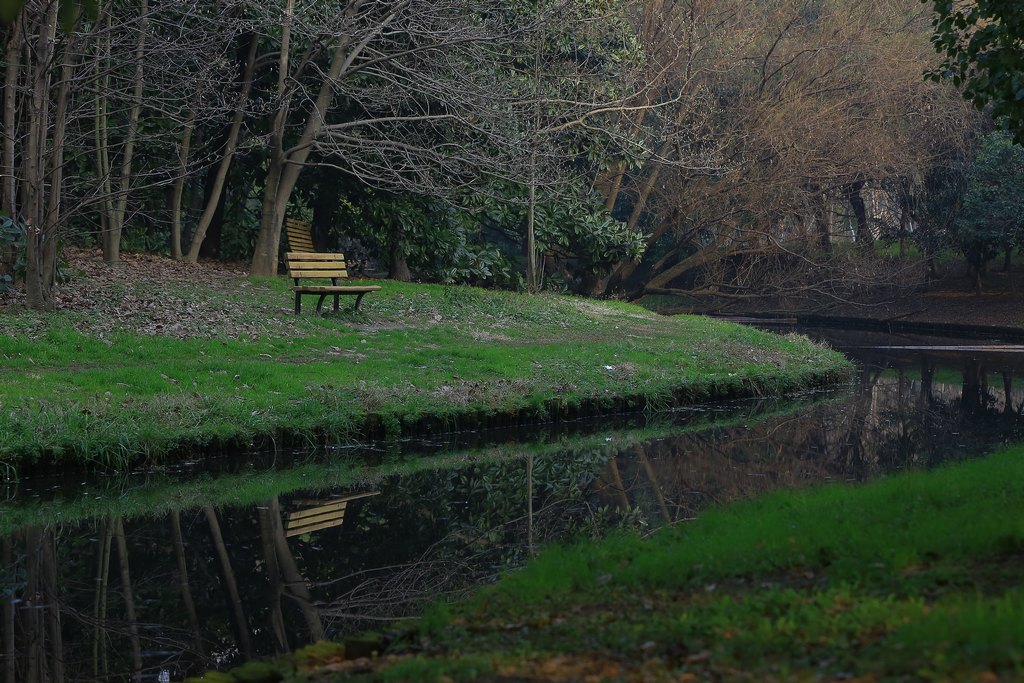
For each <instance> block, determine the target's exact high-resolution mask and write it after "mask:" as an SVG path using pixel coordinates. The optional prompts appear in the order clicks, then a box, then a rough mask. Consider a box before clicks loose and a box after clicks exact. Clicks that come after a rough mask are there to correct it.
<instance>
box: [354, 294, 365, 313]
mask: <svg viewBox="0 0 1024 683" xmlns="http://www.w3.org/2000/svg"><path fill="white" fill-rule="evenodd" d="M364 296H366V292H360V293H359V294H356V305H355V307H354V308H353V309H352V310H353V311H358V310H359V302H360V301H362V300H363V297H364Z"/></svg>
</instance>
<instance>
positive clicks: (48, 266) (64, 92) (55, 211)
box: [39, 17, 78, 286]
mask: <svg viewBox="0 0 1024 683" xmlns="http://www.w3.org/2000/svg"><path fill="white" fill-rule="evenodd" d="M75 23H76V24H77V23H78V19H77V17H76V19H75ZM76 35H77V34H75V33H74V32H72V33H71V34H70V35H69V36H68V38H67V42H66V44H65V46H64V63H63V65H62V67H61V78H60V83H59V84H58V86H57V92H56V96H55V100H56V107H55V110H54V120H53V137H52V139H51V142H50V154H49V162H48V164H47V167H48V168H49V170H50V173H49V176H50V178H49V182H50V189H49V196H48V197H47V199H48V201H47V207H46V217H45V219H44V221H45V222H44V224H43V235H44V236H45V238H46V239H45V241H44V242H43V244H42V245H41V246H40V254H39V255H40V260H41V269H40V276H41V278H42V279H43V281H44V282H47V283H49V284H50V285H51V286H52V284H53V283H54V282H55V281H56V276H57V231H58V229H59V227H60V224H61V199H62V197H63V194H64V142H65V131H66V129H67V118H68V106H69V100H70V97H71V92H70V90H71V79H72V76H73V73H74V62H73V59H74V53H75V45H76V43H77V40H76Z"/></svg>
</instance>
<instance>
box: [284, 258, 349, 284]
mask: <svg viewBox="0 0 1024 683" xmlns="http://www.w3.org/2000/svg"><path fill="white" fill-rule="evenodd" d="M284 262H285V264H286V265H287V266H288V277H290V278H293V279H294V280H295V284H296V285H298V284H299V278H304V277H327V278H330V279H331V282H335V281H336V280H338V279H340V278H347V277H348V270H346V268H345V255H344V254H317V253H312V252H295V251H289V252H288V253H287V254H285V255H284Z"/></svg>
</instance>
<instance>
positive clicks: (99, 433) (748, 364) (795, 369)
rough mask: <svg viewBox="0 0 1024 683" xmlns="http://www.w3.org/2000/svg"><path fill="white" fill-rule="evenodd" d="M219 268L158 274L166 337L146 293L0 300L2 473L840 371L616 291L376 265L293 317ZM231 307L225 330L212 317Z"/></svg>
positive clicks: (765, 337)
mask: <svg viewBox="0 0 1024 683" xmlns="http://www.w3.org/2000/svg"><path fill="white" fill-rule="evenodd" d="M197 279H200V280H201V278H197ZM237 280H238V281H239V282H240V284H237V286H234V287H233V288H230V290H224V291H218V292H213V293H212V294H211V292H210V291H209V290H208V289H204V287H203V285H202V284H201V282H200V283H196V284H195V285H193V287H192V288H191V289H189V287H188V286H187V284H182V283H180V282H176V283H175V285H174V296H176V297H177V299H175V301H177V302H178V304H176V306H178V307H184V310H183V311H181V312H180V316H181V318H182V319H183V320H184V319H188V321H189V324H188V326H187V329H185V331H184V332H182V333H181V334H180V335H179V334H177V332H175V331H174V330H177V328H174V330H172V329H171V328H170V327H169V326H172V322H171V321H172V320H173V316H171V317H168V316H170V314H169V313H168V312H167V311H166V310H164V309H162V308H159V307H158V306H157V305H156V304H154V313H153V315H154V319H155V320H159V321H160V322H158V323H154V322H152V321H149V322H146V321H145V316H142V317H141V318H140V316H138V315H137V313H138V311H137V310H135V309H132V315H131V316H130V317H129V318H126V320H129V321H130V324H127V327H125V331H121V332H111V331H110V330H111V329H115V328H116V327H117V325H116V324H115V323H116V322H117V320H116V316H117V315H118V310H119V309H118V308H117V306H116V305H113V304H111V305H106V306H99V305H95V306H93V307H92V308H91V309H89V311H80V310H76V309H74V308H65V309H62V310H59V311H56V312H52V313H38V312H34V311H27V310H23V311H20V312H11V311H7V312H5V313H4V314H3V315H0V358H2V359H3V364H2V366H0V472H2V474H3V475H6V476H8V477H13V476H17V475H18V474H19V473H20V472H22V471H24V469H25V467H26V466H27V465H30V464H32V463H35V462H44V463H56V464H57V465H58V466H61V465H67V464H75V465H81V466H84V467H87V468H94V469H124V468H126V467H128V466H130V465H133V464H138V463H156V462H166V461H168V460H169V459H172V458H174V457H176V456H179V455H181V454H183V453H185V452H186V451H187V450H189V449H192V450H194V449H198V448H205V447H210V446H220V447H246V446H250V445H252V444H255V443H260V442H266V441H269V440H271V439H277V440H280V439H290V440H292V441H293V442H306V443H324V442H331V443H340V442H351V441H354V440H356V439H358V438H361V437H365V436H367V435H368V434H375V435H378V436H384V437H386V438H394V437H397V436H399V435H400V434H402V433H409V432H412V431H415V430H418V429H424V428H430V429H434V430H438V429H448V428H451V427H453V426H462V427H473V426H479V425H483V424H492V423H496V424H501V423H502V422H509V421H513V420H516V419H523V418H528V419H533V420H538V421H543V420H551V419H558V418H564V417H571V416H574V415H579V414H587V413H601V412H607V411H614V410H623V409H647V410H659V409H663V408H666V407H669V406H671V405H673V404H678V403H681V402H695V401H700V400H708V399H715V398H723V397H736V396H741V395H768V394H776V393H784V392H789V391H794V390H799V389H804V388H808V387H809V386H815V385H821V384H824V383H831V382H835V381H838V380H841V379H842V378H843V377H845V376H846V375H847V374H848V373H849V371H850V366H849V364H848V362H847V361H846V360H844V359H843V358H842V356H840V355H839V354H837V353H834V352H832V351H829V350H827V349H825V348H823V347H820V346H817V345H815V344H812V343H811V342H809V341H808V340H806V339H804V338H802V337H796V336H790V337H780V336H775V335H771V334H767V333H764V332H760V331H757V330H754V329H750V328H745V327H740V326H736V325H731V324H727V323H722V322H719V321H715V320H711V319H705V318H692V317H686V318H683V317H679V318H663V317H659V316H656V315H653V314H651V313H649V312H647V311H645V310H643V309H641V308H639V307H636V306H631V305H627V304H621V303H601V302H595V301H590V300H585V299H578V298H571V297H564V296H555V295H526V294H517V293H509V292H496V291H486V290H481V289H475V288H470V287H444V286H436V285H414V284H403V283H395V282H382V283H379V284H381V285H382V286H383V287H384V289H383V291H381V292H378V293H375V294H373V295H371V296H369V297H367V299H366V300H365V301H364V302H363V307H362V309H361V311H360V312H359V313H351V312H342V313H341V314H339V315H329V316H325V317H317V316H313V315H307V316H302V317H295V316H293V315H291V314H290V312H289V311H288V308H287V306H288V303H289V302H290V292H289V289H288V287H289V282H288V281H287V280H285V279H284V278H274V279H261V280H250V279H248V278H244V277H242V276H238V277H237ZM134 282H135V280H127V281H126V282H124V283H121V284H119V286H118V287H111V288H110V289H111V292H112V294H111V296H116V297H120V298H119V299H118V301H121V300H125V301H128V302H129V303H128V304H126V305H132V306H136V307H138V306H139V305H141V304H140V303H139V302H143V303H144V302H146V301H150V300H155V299H158V298H159V297H155V295H153V294H152V292H150V291H149V290H150V289H151V288H152V286H153V285H152V283H151V282H149V281H146V282H140V283H139V284H138V287H139V288H140V289H141V290H144V291H140V292H134V293H133V290H132V286H133V283H134ZM220 286H221V288H222V289H223V288H224V287H225V286H226V285H224V284H223V282H222V283H221V285H220ZM126 292H127V293H126ZM221 296H222V297H223V298H222V299H221V298H219V297H221ZM147 297H148V298H147ZM211 299H213V300H214V301H220V303H221V305H222V306H223V307H224V311H223V312H221V313H220V314H218V317H217V319H216V320H215V321H212V322H211V324H210V328H211V330H213V331H214V332H212V333H211V335H210V336H204V335H203V333H202V324H201V322H202V321H201V320H200V321H199V323H197V321H196V320H195V319H194V317H190V316H194V315H200V314H201V315H212V313H211V312H210V311H211V309H210V307H209V306H210V300H211ZM193 300H194V301H195V307H196V309H195V310H196V311H198V312H199V313H190V309H189V307H190V306H191V303H190V302H192V301H193ZM106 303H107V304H109V303H110V302H106ZM115 303H116V302H115ZM103 316H106V318H110V317H115V320H114V322H113V323H111V322H110V320H106V319H104V320H98V319H97V317H103ZM225 318H227V319H228V320H227V322H225ZM232 319H236V320H237V321H238V327H237V330H239V331H238V332H237V334H231V333H230V332H226V331H225V330H230V329H232V328H231V324H230V322H231V320H232ZM253 320H258V321H262V323H263V324H262V325H261V326H259V325H254V324H253ZM254 330H263V332H262V333H260V332H256V331H254Z"/></svg>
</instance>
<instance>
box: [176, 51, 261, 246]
mask: <svg viewBox="0 0 1024 683" xmlns="http://www.w3.org/2000/svg"><path fill="white" fill-rule="evenodd" d="M258 44H259V41H258V40H257V38H256V36H253V37H252V38H251V40H250V43H249V54H248V56H247V57H246V61H245V71H243V72H242V89H241V90H240V91H239V93H238V102H237V104H236V105H235V113H234V117H233V118H232V120H231V129H230V130H229V131H228V140H227V147H226V148H225V150H224V157H223V158H222V159H221V160H220V164H219V165H218V166H217V175H216V176H215V177H214V180H213V186H212V187H211V188H210V192H209V194H208V195H207V197H206V206H205V208H204V209H203V213H202V215H201V216H200V217H199V221H198V222H197V223H196V231H195V234H194V235H192V242H191V244H190V246H189V249H188V255H187V256H186V257H185V259H186V260H187V261H189V262H190V263H195V262H196V261H198V260H199V250H200V248H202V246H203V240H205V239H206V232H207V230H209V229H210V223H211V222H212V221H213V217H214V215H215V214H216V213H217V206H218V205H219V204H220V198H221V193H222V192H223V191H224V182H225V181H226V180H227V177H228V171H229V170H231V160H232V159H233V158H234V156H235V150H237V149H238V137H239V134H240V133H241V130H242V121H243V120H244V119H245V108H246V106H248V103H249V93H250V92H251V91H252V81H253V72H254V70H255V66H256V47H257V45H258Z"/></svg>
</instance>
